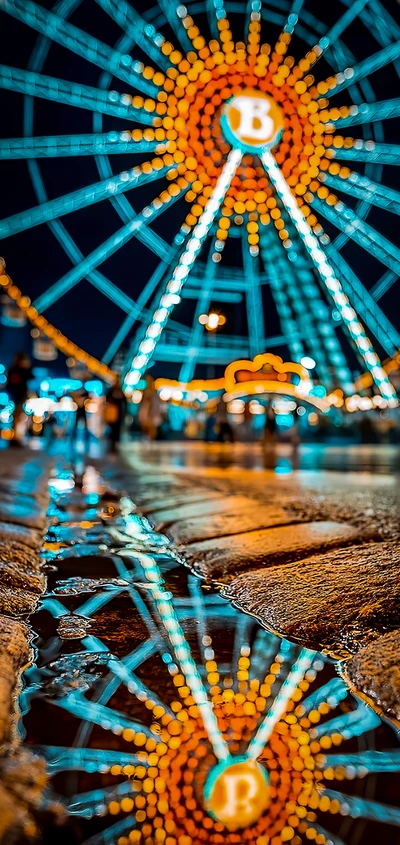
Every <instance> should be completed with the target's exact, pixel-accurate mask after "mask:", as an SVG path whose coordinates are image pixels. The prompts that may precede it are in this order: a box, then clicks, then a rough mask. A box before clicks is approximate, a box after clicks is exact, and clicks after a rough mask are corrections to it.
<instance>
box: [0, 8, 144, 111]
mask: <svg viewBox="0 0 400 845" xmlns="http://www.w3.org/2000/svg"><path fill="white" fill-rule="evenodd" d="M0 9H2V10H3V11H4V12H7V13H8V14H9V15H12V16H13V17H14V18H16V19H17V20H20V21H22V22H23V23H26V24H27V25H28V26H30V27H31V28H32V29H35V30H36V31H37V32H40V33H41V34H42V35H45V36H47V37H48V38H51V40H52V41H56V42H57V43H58V44H61V46H62V47H66V48H67V49H68V50H71V51H72V52H73V53H76V54H77V55H78V56H81V57H82V58H83V59H86V60H87V61H88V62H91V63H92V64H95V65H96V67H99V68H103V70H107V71H109V73H111V74H112V75H113V76H116V77H117V78H118V79H121V80H122V81H123V82H126V83H127V84H128V85H130V86H132V88H138V89H139V90H140V91H142V92H143V93H144V94H147V95H149V96H156V95H157V94H158V88H157V86H156V85H154V84H153V83H152V82H149V81H147V80H146V79H145V78H144V77H143V76H142V69H143V66H142V64H141V62H137V61H135V60H133V59H132V57H131V56H130V55H129V54H123V53H120V52H119V51H118V50H113V49H112V48H111V47H108V46H107V44H103V42H102V41H99V40H98V39H97V38H94V37H93V36H92V35H89V34H88V33H87V32H83V30H81V29H78V27H76V26H73V24H70V23H67V22H66V21H64V20H63V19H62V18H60V17H58V15H54V14H53V12H48V11H46V9H44V8H43V7H42V6H38V5H37V4H36V3H34V2H33V0H0Z"/></svg>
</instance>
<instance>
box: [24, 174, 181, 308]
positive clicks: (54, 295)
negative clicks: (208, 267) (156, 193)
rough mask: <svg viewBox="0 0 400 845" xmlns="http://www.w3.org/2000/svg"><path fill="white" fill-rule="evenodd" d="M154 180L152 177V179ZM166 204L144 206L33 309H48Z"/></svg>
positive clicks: (152, 218) (155, 202)
mask: <svg viewBox="0 0 400 845" xmlns="http://www.w3.org/2000/svg"><path fill="white" fill-rule="evenodd" d="M153 178H154V177H153ZM184 190H186V189H181V191H180V192H179V193H178V194H177V195H176V196H175V197H171V198H170V202H173V201H176V200H177V199H179V197H180V196H181V195H182V193H183V191H184ZM166 207H167V203H162V202H161V201H160V200H159V199H158V197H156V199H155V200H153V202H152V203H151V204H150V205H148V206H146V207H145V208H144V209H143V211H141V212H140V214H138V215H137V217H135V218H134V220H131V221H130V222H129V223H127V224H126V225H125V226H122V228H121V229H118V231H117V232H115V233H114V235H111V237H110V238H108V239H107V240H106V241H104V243H102V244H100V246H98V247H97V248H96V249H95V250H93V252H92V253H90V255H88V256H87V257H86V258H84V259H83V261H81V262H80V264H78V265H76V266H75V267H73V268H72V270H70V271H69V272H68V273H66V275H65V276H63V277H62V279H59V280H58V282H56V283H55V284H54V285H52V287H50V288H49V289H48V290H47V291H45V293H43V294H42V295H41V296H39V297H38V299H37V300H36V301H35V302H34V303H33V306H34V308H36V310H37V311H38V312H39V313H43V311H45V310H46V309H47V308H50V306H51V305H53V304H54V302H56V301H57V300H58V299H60V297H62V296H64V294H66V293H67V292H68V291H69V290H71V288H73V287H75V285H77V284H78V282H80V281H81V280H82V279H84V278H86V277H87V276H89V274H90V273H91V272H92V271H93V270H94V269H95V268H96V267H98V266H99V265H100V264H102V263H103V262H104V261H106V260H107V259H108V258H110V257H111V255H114V253H115V252H117V251H118V250H119V249H121V248H122V247H123V246H124V245H125V244H126V243H128V241H129V240H131V238H133V237H138V236H139V233H140V230H141V229H142V228H143V227H146V226H147V224H148V223H149V222H150V220H154V219H155V218H156V217H158V216H159V215H160V213H161V212H163V211H165V209H166Z"/></svg>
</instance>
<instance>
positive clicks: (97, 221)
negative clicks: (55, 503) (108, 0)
mask: <svg viewBox="0 0 400 845" xmlns="http://www.w3.org/2000/svg"><path fill="white" fill-rule="evenodd" d="M40 5H43V6H45V7H46V8H52V6H53V3H52V2H51V0H45V2H41V4H40ZM152 5H153V4H152V3H150V2H143V0H137V2H136V4H135V6H136V8H137V9H138V10H139V11H141V12H143V11H144V10H145V9H146V8H150V7H151V6H152ZM382 5H384V6H385V8H386V9H387V10H388V11H389V12H390V13H391V15H392V16H393V17H394V18H395V19H396V20H397V21H398V22H399V24H400V6H399V5H398V3H396V2H395V0H386V2H383V3H382ZM345 8H346V6H345V5H344V4H342V3H341V2H339V0H333V2H331V3H326V2H325V3H321V2H314V1H313V0H306V3H305V9H306V10H307V11H309V12H312V13H314V14H315V15H316V16H317V17H319V18H321V15H322V16H323V20H324V22H326V23H327V24H328V25H331V24H332V23H333V22H334V21H335V20H336V19H337V17H338V16H339V15H341V14H342V13H343V11H344V10H345ZM236 18H239V16H237V15H236V16H232V21H231V23H232V29H233V31H234V34H235V36H236V37H237V38H238V39H239V38H241V37H242V33H241V32H240V31H239V30H237V31H236V28H235V27H238V26H239V20H236ZM0 20H1V28H0V32H1V46H2V50H1V62H2V63H3V64H9V65H12V66H15V67H19V68H27V67H28V66H29V61H30V56H31V53H32V50H33V48H34V45H35V42H36V40H37V39H38V38H39V36H38V34H37V33H35V32H34V31H33V30H30V29H29V28H28V27H27V26H26V25H24V24H22V23H19V22H17V21H15V20H14V19H13V18H11V17H9V16H8V15H6V14H4V13H1V15H0ZM70 21H71V22H72V23H74V24H75V25H76V26H79V27H80V28H81V29H83V30H85V31H87V32H88V33H90V34H91V35H94V36H97V37H98V38H99V39H101V40H102V41H104V42H105V43H107V44H109V45H110V46H112V45H114V44H115V43H116V42H117V41H118V39H119V38H120V36H121V30H120V29H119V27H118V26H117V25H116V24H115V23H114V22H113V21H112V20H111V19H110V18H109V17H108V16H107V15H106V13H105V12H104V11H103V10H102V9H101V8H100V7H99V6H98V5H97V4H96V3H95V0H82V2H81V4H80V5H79V6H78V8H77V9H76V10H75V11H74V12H73V14H72V16H71V18H70ZM196 23H198V25H199V26H200V29H201V31H202V32H203V34H204V35H205V36H206V38H208V37H209V30H208V28H207V21H206V17H205V16H204V15H196ZM241 25H242V26H243V22H241ZM163 32H164V34H165V35H167V36H168V37H169V38H170V39H171V40H172V41H175V37H174V35H173V34H172V33H171V31H169V30H168V28H167V27H165V28H164V29H163ZM278 34H279V29H278V28H277V27H274V26H273V25H270V26H268V25H267V23H266V22H265V21H264V23H263V29H262V36H263V38H262V40H264V41H274V40H275V38H276V36H277V35H278ZM345 42H346V44H347V46H348V47H349V49H350V50H351V51H352V52H353V53H354V55H355V56H356V59H357V60H358V61H360V60H361V59H363V58H365V57H366V56H368V55H370V54H372V53H374V52H376V51H377V50H379V49H380V45H378V44H377V43H376V41H375V40H374V39H373V38H372V36H371V35H370V33H369V32H368V31H367V30H366V28H365V27H364V25H363V24H362V23H361V21H360V20H356V21H355V22H354V23H353V24H352V25H351V26H350V27H349V29H348V30H347V32H346V33H345ZM305 51H306V48H305V45H304V43H303V42H302V41H301V40H300V39H299V38H298V37H297V38H296V37H295V38H294V40H293V42H292V45H291V49H290V51H289V52H290V53H292V54H293V55H295V57H296V58H300V57H301V55H302V54H303V53H304V52H305ZM133 52H134V55H135V57H137V58H139V59H144V58H145V57H144V56H143V55H142V54H141V51H140V50H139V48H137V47H135V48H134V51H133ZM147 61H148V63H151V62H149V60H147ZM43 72H44V73H45V74H47V75H50V76H55V77H59V78H61V79H66V80H69V81H76V82H81V83H84V84H87V85H91V86H93V87H98V85H99V79H100V76H101V71H99V69H98V68H96V67H95V66H94V65H92V64H90V63H89V62H87V61H85V60H83V59H81V58H79V57H78V56H76V55H74V54H73V53H71V52H69V51H68V50H66V49H65V48H63V47H61V46H58V45H57V44H55V43H53V44H51V46H50V49H49V51H48V55H47V58H46V60H45V63H44V66H43ZM327 75H329V68H328V65H327V63H326V62H325V60H321V61H320V63H319V64H318V65H317V71H316V77H317V79H323V78H324V77H325V76H327ZM370 80H371V83H372V85H373V89H374V92H375V97H376V99H377V100H386V99H390V98H391V97H399V96H400V85H399V79H398V77H397V75H396V73H395V70H394V68H393V66H389V67H387V68H385V69H383V70H381V71H379V72H378V73H375V74H373V76H371V78H370ZM111 87H112V88H114V89H116V90H118V91H120V92H121V93H122V92H123V91H124V90H126V86H125V87H124V83H123V82H121V81H119V80H113V82H112V85H111ZM23 100H24V98H23V96H22V95H21V94H14V93H12V92H9V91H3V90H0V114H1V120H0V133H1V136H2V137H4V138H6V137H20V136H22V135H23V134H24V129H23V105H24V103H23ZM346 102H349V99H348V94H347V92H343V94H341V95H340V103H339V98H338V103H337V104H339V105H342V104H344V103H346ZM334 104H335V105H336V101H335V103H334ZM133 127H134V124H130V126H129V128H133ZM124 128H126V127H125V125H124V122H123V121H122V120H119V119H117V118H110V117H107V116H103V128H102V130H101V131H108V130H111V129H119V130H123V129H124ZM399 129H400V121H399V120H390V121H386V122H385V126H384V130H385V141H386V142H393V143H399V135H400V132H399ZM93 131H95V130H94V129H93V113H92V112H89V111H85V110H84V109H80V108H73V107H70V106H64V105H60V104H56V103H52V102H49V101H46V100H40V99H38V98H37V99H35V101H34V134H35V135H53V134H54V135H57V134H62V135H63V134H72V133H85V132H86V133H91V132H93ZM346 131H348V133H349V134H354V136H355V137H362V136H361V131H362V128H361V127H356V126H355V127H351V128H350V129H349V130H344V134H346ZM147 157H148V155H142V156H140V155H135V156H133V157H132V156H127V155H126V156H116V155H114V156H110V159H109V160H110V163H111V167H112V169H113V172H114V173H118V172H120V171H121V170H124V169H128V168H131V167H132V166H134V164H136V163H139V162H140V161H144V160H146V158H147ZM38 166H39V168H40V171H41V174H42V178H43V182H44V185H45V189H46V192H47V194H48V197H49V199H52V198H54V197H58V196H61V195H63V194H64V193H68V192H70V191H72V190H75V189H77V188H80V187H82V186H84V185H89V184H91V183H94V182H97V181H100V179H101V178H102V177H101V175H99V171H98V169H97V165H96V160H95V158H94V157H92V156H83V157H76V158H62V159H59V160H48V159H45V160H43V159H42V160H38ZM349 166H353V167H354V169H359V170H362V169H363V167H364V165H356V164H355V163H352V162H349ZM399 171H400V168H396V167H393V166H392V167H388V166H384V167H383V170H382V183H383V184H386V185H388V186H390V187H394V188H397V189H398V190H400V173H399ZM0 184H1V197H2V203H1V208H2V217H6V216H8V215H10V214H14V213H16V212H18V211H21V210H23V209H27V208H30V207H32V206H35V205H37V198H36V196H35V193H34V190H33V186H32V182H31V177H30V173H29V168H28V165H27V163H26V162H24V161H23V160H18V161H12V162H9V161H5V162H2V163H0ZM164 187H165V182H163V181H162V180H158V181H156V182H152V183H151V184H150V185H148V186H144V187H142V188H139V189H136V190H134V191H131V192H130V193H128V194H126V195H125V196H127V197H128V198H129V200H130V202H131V203H132V206H133V208H134V210H135V211H136V212H139V211H140V210H141V209H142V208H143V207H144V206H145V205H146V203H147V202H148V201H149V200H151V199H153V198H154V197H155V196H156V195H157V194H158V193H159V192H160V191H161V190H162V189H163V188H164ZM343 199H344V200H345V202H346V203H347V204H348V205H349V206H352V207H354V206H355V205H356V201H355V200H352V199H351V198H350V197H348V196H345V195H343ZM187 211H188V205H187V203H186V202H185V201H184V200H180V201H178V202H177V203H175V204H174V205H173V206H172V207H171V208H168V210H167V211H166V212H165V213H164V214H162V215H161V216H160V218H159V219H158V220H156V221H155V222H154V223H153V224H152V228H153V229H154V231H156V232H157V233H158V234H159V235H161V236H162V237H163V238H164V239H165V241H167V243H171V242H172V241H173V238H174V235H175V234H176V232H177V231H178V229H179V227H180V225H181V223H182V222H183V220H184V217H185V215H186V213H187ZM62 222H63V224H64V225H65V226H66V228H67V230H68V232H69V234H70V235H71V236H72V238H73V239H74V240H75V242H76V244H77V245H78V246H79V248H80V249H81V251H82V252H83V254H84V255H87V254H89V253H90V252H91V251H92V250H93V249H94V248H95V247H96V246H98V245H99V244H100V243H101V242H102V241H104V240H105V239H106V238H107V237H109V236H110V235H111V234H112V233H113V232H115V231H116V230H117V229H119V228H120V227H121V226H122V225H123V223H122V221H121V219H120V217H119V216H118V214H117V212H116V211H115V209H114V208H113V207H112V206H111V203H110V202H109V201H106V202H102V203H98V204H96V205H93V206H91V207H90V208H88V209H83V210H80V211H78V212H75V213H74V214H72V215H67V216H65V217H63V218H62ZM322 222H323V225H324V228H325V229H326V231H327V232H328V234H330V235H332V236H335V234H336V235H337V231H336V232H335V230H334V229H333V228H332V227H330V226H329V224H328V223H326V222H325V221H322ZM368 222H369V223H370V224H371V225H372V226H374V227H375V228H376V229H377V230H378V231H379V232H381V233H382V234H384V235H385V236H386V237H387V238H389V240H390V241H392V242H393V243H395V244H397V246H400V243H399V241H400V237H399V218H398V217H397V216H396V215H394V214H391V213H389V212H386V211H383V210H381V209H375V208H372V209H371V212H370V214H369V215H368ZM0 253H1V254H2V255H3V256H4V258H5V259H6V261H7V270H8V272H9V274H10V275H11V276H12V278H13V279H14V281H15V283H16V284H17V285H18V286H19V287H20V288H21V289H22V291H23V292H24V293H26V294H28V295H29V296H30V297H31V298H32V299H35V297H37V296H38V295H39V294H40V293H41V292H43V291H44V290H46V289H47V288H48V287H49V286H50V285H52V284H53V283H54V282H55V281H57V279H59V278H60V277H61V276H63V275H64V274H65V273H66V272H68V270H70V269H71V266H72V265H71V262H70V259H69V258H68V256H67V255H66V254H65V252H64V251H63V249H62V247H61V246H60V244H59V243H58V242H57V241H56V239H55V237H54V235H53V234H52V232H51V231H50V229H49V228H48V226H47V225H41V226H39V227H36V228H33V229H30V230H28V231H26V232H22V233H21V234H18V235H14V236H13V237H12V238H9V239H8V240H7V241H4V242H3V243H2V244H1V247H0ZM343 255H344V257H345V258H346V260H347V261H348V263H349V264H350V265H351V266H352V267H353V269H354V270H355V272H356V273H357V275H358V277H359V278H360V279H361V280H362V282H363V283H364V284H365V286H366V287H367V288H368V289H370V288H371V287H372V286H373V285H374V283H375V282H376V281H377V280H378V279H379V278H380V277H381V276H382V275H383V273H384V272H385V270H386V268H385V267H384V266H383V265H382V264H380V263H379V262H378V261H377V260H375V259H374V258H372V257H371V256H370V255H369V254H367V253H366V252H365V251H364V250H362V249H361V248H360V247H358V246H357V245H355V244H353V243H352V242H349V243H348V244H347V245H346V246H345V248H344V251H343ZM202 258H204V255H202ZM239 259H240V254H239V252H238V241H234V242H233V243H231V244H229V245H228V247H227V248H226V249H225V251H224V253H223V259H222V261H223V263H225V264H236V263H237V262H238V260H239ZM157 263H158V258H157V257H156V256H155V255H154V254H153V253H152V252H151V251H150V250H149V249H147V248H146V247H145V246H143V245H142V244H141V243H140V242H139V241H138V240H136V239H132V240H131V241H130V242H129V243H128V244H127V245H125V246H124V247H123V249H121V250H120V251H119V252H117V253H116V254H115V255H114V256H113V257H112V258H111V259H109V260H108V261H107V262H105V263H104V264H103V265H102V266H101V267H100V268H99V269H100V270H101V272H102V273H104V275H105V276H107V278H109V279H111V280H112V281H113V282H115V283H116V284H117V285H118V286H119V287H120V288H121V289H122V290H123V291H125V292H126V293H128V294H129V295H130V296H131V297H132V298H133V299H136V298H137V296H138V294H139V293H140V291H141V289H142V288H143V286H144V284H145V283H146V281H147V280H148V278H149V277H150V275H151V273H152V272H153V270H154V269H155V267H156V266H157ZM397 285H398V283H397ZM398 291H399V289H398V286H397V290H396V286H393V287H392V288H391V290H390V291H389V292H388V293H386V294H385V295H384V296H383V298H382V299H381V300H380V302H379V304H380V306H381V307H382V308H383V310H384V311H385V312H386V314H387V315H388V316H389V318H390V319H391V320H392V322H393V323H394V324H395V325H397V327H400V318H399V308H398V305H399V301H400V297H399V293H398ZM263 296H264V307H265V324H266V334H267V336H268V335H276V334H279V333H280V328H279V320H278V317H277V313H276V309H275V306H274V303H273V301H272V297H271V293H270V291H269V289H267V288H264V291H263ZM213 304H214V305H215V306H216V307H218V305H219V303H218V302H214V303H213ZM221 310H223V311H224V313H225V314H226V315H227V324H226V328H225V331H226V332H227V333H228V334H243V333H245V332H246V318H245V307H244V303H243V305H239V306H234V307H232V306H229V307H228V306H226V305H225V304H223V305H221ZM193 311H194V303H193V301H192V300H183V302H182V303H181V304H180V305H179V306H178V307H177V308H176V309H175V311H174V318H176V319H177V320H179V321H180V322H182V323H185V324H187V325H191V322H192V317H193ZM46 316H47V317H48V319H50V320H51V321H52V322H54V324H55V325H56V326H57V327H59V328H60V329H61V330H62V331H63V332H64V333H65V334H67V335H68V336H70V337H71V338H72V340H74V341H75V342H77V343H79V344H80V345H82V346H83V347H84V348H86V349H88V350H89V351H90V352H92V353H93V354H94V355H96V356H98V357H101V356H102V354H103V353H104V351H105V349H106V347H107V346H108V344H109V342H110V341H111V339H112V337H113V335H114V334H115V332H116V331H117V329H118V327H119V326H120V324H121V322H122V320H123V319H124V316H125V315H124V312H122V311H121V310H120V309H119V308H118V307H117V306H116V305H115V304H114V303H112V302H111V301H110V300H109V299H108V298H105V297H104V296H102V294H101V293H99V292H98V291H95V290H94V288H93V287H92V286H91V285H90V284H89V282H87V281H85V280H84V281H81V282H80V283H79V285H78V286H77V287H76V288H75V289H74V290H73V291H71V292H69V293H68V294H67V295H66V296H64V297H63V298H62V299H61V300H60V301H59V302H58V303H57V304H55V305H54V306H52V307H51V308H50V309H49V310H48V311H47V312H46ZM0 331H3V338H2V339H1V337H0V346H3V347H4V341H5V335H4V329H0ZM9 331H10V330H8V332H9ZM338 331H339V333H340V338H341V340H342V339H343V335H342V333H341V329H339V330H338ZM7 337H9V334H8V335H7ZM348 350H349V347H348V344H346V352H348ZM276 351H277V352H279V353H280V354H282V355H286V354H287V350H285V348H284V347H283V348H282V349H277V350H276ZM377 351H378V352H379V353H380V354H382V350H381V349H379V347H377ZM349 360H350V363H351V365H352V366H353V365H354V364H355V361H354V359H353V360H352V359H351V357H350V358H349ZM157 369H158V371H159V372H161V371H163V372H166V371H168V372H170V373H171V375H177V372H178V367H173V366H172V367H171V365H169V366H168V367H167V368H166V367H165V365H164V366H160V365H157Z"/></svg>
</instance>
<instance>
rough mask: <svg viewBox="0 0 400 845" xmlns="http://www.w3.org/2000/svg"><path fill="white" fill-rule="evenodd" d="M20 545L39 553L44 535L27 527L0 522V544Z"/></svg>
mask: <svg viewBox="0 0 400 845" xmlns="http://www.w3.org/2000/svg"><path fill="white" fill-rule="evenodd" d="M12 542H14V543H19V544H21V545H23V546H28V547H29V548H30V549H35V550H36V551H38V550H39V549H40V548H41V547H42V542H43V533H42V532H40V531H38V530H37V529H35V528H27V527H26V526H25V525H13V524H12V523H11V522H0V543H12Z"/></svg>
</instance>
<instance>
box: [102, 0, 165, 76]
mask: <svg viewBox="0 0 400 845" xmlns="http://www.w3.org/2000/svg"><path fill="white" fill-rule="evenodd" d="M96 2H97V3H98V4H99V6H101V8H102V9H104V11H105V12H106V13H107V14H108V15H110V17H111V18H112V19H113V21H115V23H117V24H118V25H119V26H120V27H121V29H123V31H124V32H125V33H126V34H127V35H128V36H129V37H130V38H131V39H132V41H133V42H134V43H135V44H137V45H138V47H140V48H141V49H142V50H143V51H144V52H145V53H146V55H147V56H149V58H150V59H152V61H153V62H154V64H155V67H156V68H161V69H163V70H167V69H168V68H169V67H171V63H170V62H169V61H168V59H167V58H166V56H165V55H164V54H163V53H162V51H161V48H162V45H163V43H164V42H165V38H164V36H163V35H161V34H160V33H159V32H157V31H156V30H155V29H154V26H153V25H152V24H149V23H147V21H145V20H144V18H142V16H141V15H139V13H138V12H137V11H136V9H134V8H133V6H131V5H130V3H127V2H126V0H96Z"/></svg>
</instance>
